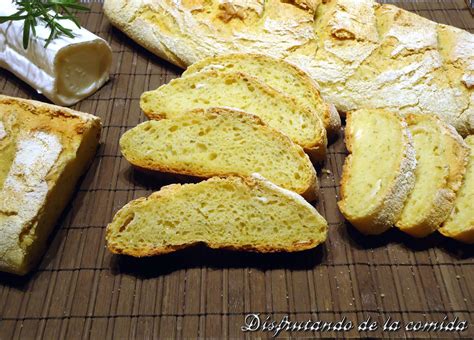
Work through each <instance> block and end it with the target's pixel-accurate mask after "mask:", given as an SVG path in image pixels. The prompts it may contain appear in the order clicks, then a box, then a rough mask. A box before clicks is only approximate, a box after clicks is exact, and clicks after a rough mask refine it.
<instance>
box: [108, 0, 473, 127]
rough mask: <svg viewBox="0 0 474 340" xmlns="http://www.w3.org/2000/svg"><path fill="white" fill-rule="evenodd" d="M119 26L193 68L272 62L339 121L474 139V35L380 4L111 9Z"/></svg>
mask: <svg viewBox="0 0 474 340" xmlns="http://www.w3.org/2000/svg"><path fill="white" fill-rule="evenodd" d="M104 11H105V14H106V15H107V17H108V18H109V19H110V21H111V23H112V24H113V25H114V26H116V27H118V28H119V29H121V30H122V31H124V32H125V33H126V34H127V35H128V36H130V37H131V38H132V39H134V40H135V41H137V42H138V43H139V44H141V45H143V46H144V47H145V48H147V49H149V50H150V51H152V52H154V53H155V54H157V55H158V56H160V57H161V58H164V59H167V60H169V61H170V62H172V63H174V64H176V65H178V66H180V67H182V68H186V66H189V65H191V64H193V63H195V62H197V61H199V60H201V59H203V58H206V57H210V56H215V55H222V54H228V53H265V54H268V55H271V56H273V57H277V58H282V59H285V60H287V61H289V62H291V63H293V64H295V65H297V66H298V67H300V68H301V69H303V70H304V71H306V72H307V73H308V74H309V75H310V76H311V77H312V78H313V79H314V80H316V81H317V82H318V84H319V86H320V90H321V94H322V96H323V98H324V99H325V100H327V101H329V102H331V103H334V104H335V105H336V107H337V109H338V110H339V111H340V112H347V111H351V110H357V109H363V108H383V109H388V110H391V111H395V112H400V113H403V114H408V113H424V114H434V115H437V116H438V117H440V118H442V119H443V120H444V121H445V122H448V123H450V124H452V125H453V126H454V127H455V128H456V129H457V130H458V131H459V132H460V133H461V134H462V135H467V134H472V133H474V94H473V90H474V71H473V70H474V35H472V34H470V33H468V32H466V31H462V30H459V29H456V28H453V27H450V26H446V25H440V24H436V23H434V22H432V21H429V20H427V19H425V18H422V17H420V16H418V15H416V14H414V13H410V12H408V11H405V10H403V9H400V8H398V7H395V6H393V5H380V4H378V3H376V2H374V1H373V0H324V1H322V0H315V1H299V0H298V1H294V0H290V1H280V0H267V1H257V0H250V1H241V0H223V1H222V0H206V1H203V0H196V1H178V2H176V1H171V0H155V1H152V2H145V1H142V0H105V3H104Z"/></svg>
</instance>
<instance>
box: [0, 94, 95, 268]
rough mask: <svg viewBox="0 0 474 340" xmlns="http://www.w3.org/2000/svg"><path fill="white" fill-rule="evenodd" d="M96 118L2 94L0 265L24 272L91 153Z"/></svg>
mask: <svg viewBox="0 0 474 340" xmlns="http://www.w3.org/2000/svg"><path fill="white" fill-rule="evenodd" d="M100 130H101V123H100V120H99V118H97V117H95V116H92V115H89V114H87V113H82V112H77V111H73V110H70V109H66V108H62V107H59V106H54V105H49V104H44V103H40V102H36V101H30V100H24V99H19V98H12V97H6V96H0V270H1V271H6V272H10V273H14V274H20V275H23V274H26V273H27V272H28V271H29V270H30V269H31V268H32V267H33V266H34V265H35V264H36V263H37V262H38V261H39V260H40V259H41V255H42V253H43V251H44V249H45V246H46V241H47V239H48V236H49V234H50V232H51V230H52V229H53V227H54V225H55V223H56V220H57V219H58V217H59V215H60V214H61V212H62V210H63V209H64V207H65V206H66V204H67V202H68V200H69V198H70V196H71V194H72V193H73V190H74V187H75V184H76V182H77V180H78V179H79V177H80V176H81V175H82V174H83V173H84V171H85V170H86V168H87V166H88V165H89V163H90V162H91V160H92V158H93V157H94V155H95V152H96V148H97V145H98V142H99V136H100Z"/></svg>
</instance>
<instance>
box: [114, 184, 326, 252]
mask: <svg viewBox="0 0 474 340" xmlns="http://www.w3.org/2000/svg"><path fill="white" fill-rule="evenodd" d="M326 236H327V222H326V221H325V220H324V218H323V217H322V216H321V215H319V213H318V212H317V211H316V209H314V208H313V207H312V206H311V205H310V204H309V203H307V202H306V201H305V200H304V199H303V198H302V197H300V196H298V195H297V194H295V193H293V192H291V191H288V190H285V189H282V188H280V187H278V186H276V185H275V184H273V183H271V182H269V181H267V180H265V179H264V178H263V177H261V176H258V175H254V176H253V177H250V178H246V179H244V178H240V177H228V178H219V177H213V178H211V179H209V180H207V181H204V182H200V183H198V184H185V185H176V184H175V185H170V186H166V187H164V188H162V189H161V190H160V191H159V192H156V193H154V194H152V195H151V196H150V197H148V198H139V199H137V200H135V201H132V202H130V203H128V204H127V205H125V206H124V207H123V208H122V209H120V211H119V212H117V214H116V215H115V217H114V218H113V221H112V223H110V224H109V225H108V226H107V234H106V239H107V247H108V248H109V250H110V251H111V252H113V253H116V254H126V255H131V256H136V257H142V256H152V255H159V254H166V253H170V252H174V251H176V250H179V249H182V248H186V247H190V246H192V245H195V244H198V243H204V244H206V245H207V246H208V247H210V248H226V249H233V250H246V251H256V252H262V253H271V252H280V251H285V252H294V251H301V250H306V249H311V248H314V247H316V246H317V245H318V244H320V243H322V242H324V241H325V240H326Z"/></svg>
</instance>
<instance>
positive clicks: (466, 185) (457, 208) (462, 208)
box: [439, 136, 474, 244]
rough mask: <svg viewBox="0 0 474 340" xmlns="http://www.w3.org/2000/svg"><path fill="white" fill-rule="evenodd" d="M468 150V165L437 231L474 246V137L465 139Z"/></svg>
mask: <svg viewBox="0 0 474 340" xmlns="http://www.w3.org/2000/svg"><path fill="white" fill-rule="evenodd" d="M465 142H466V144H467V145H468V146H469V148H470V155H469V163H468V166H467V170H466V174H465V176H464V181H463V184H462V185H461V188H460V189H459V191H458V193H457V196H456V200H455V202H454V207H453V209H452V211H451V214H450V216H449V217H448V219H447V220H446V221H445V222H444V224H443V226H442V228H440V229H439V231H440V232H441V234H443V235H444V236H447V237H452V238H454V239H456V240H458V241H461V242H465V243H469V244H474V136H469V137H467V138H466V139H465Z"/></svg>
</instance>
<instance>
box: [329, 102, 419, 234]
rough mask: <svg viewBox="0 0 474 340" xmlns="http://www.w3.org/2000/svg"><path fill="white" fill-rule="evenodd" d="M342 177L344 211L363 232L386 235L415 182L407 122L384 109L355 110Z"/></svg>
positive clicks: (351, 114) (349, 117) (348, 127)
mask: <svg viewBox="0 0 474 340" xmlns="http://www.w3.org/2000/svg"><path fill="white" fill-rule="evenodd" d="M345 133H346V145H347V149H348V150H349V152H350V154H349V156H348V157H347V158H346V160H345V162H344V167H343V173H342V179H341V200H340V201H339V202H338V205H339V208H340V209H341V212H342V214H343V215H344V216H345V217H346V218H347V219H348V220H349V221H350V222H351V223H352V224H353V225H354V226H355V227H356V228H357V229H358V230H359V231H361V232H362V233H364V234H380V233H382V232H384V231H386V230H387V229H389V228H390V227H391V226H392V225H393V224H394V223H395V221H396V220H397V219H398V216H399V215H400V212H401V210H402V208H403V202H404V201H405V199H406V197H407V195H408V193H409V192H410V191H411V189H412V188H413V184H414V173H413V172H414V169H415V166H416V160H415V153H414V148H413V145H412V140H411V136H410V134H409V132H408V129H407V125H406V123H405V122H404V120H403V119H402V118H401V117H400V116H398V115H397V114H394V113H390V112H387V111H384V110H358V111H353V112H349V113H348V115H347V125H346V132H345Z"/></svg>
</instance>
